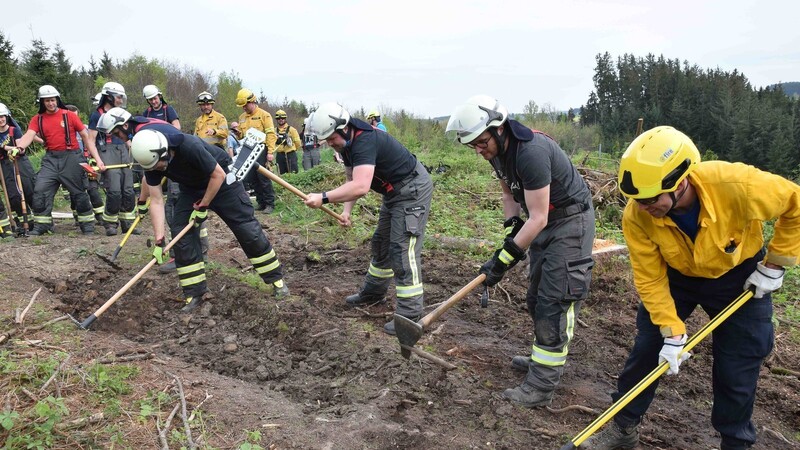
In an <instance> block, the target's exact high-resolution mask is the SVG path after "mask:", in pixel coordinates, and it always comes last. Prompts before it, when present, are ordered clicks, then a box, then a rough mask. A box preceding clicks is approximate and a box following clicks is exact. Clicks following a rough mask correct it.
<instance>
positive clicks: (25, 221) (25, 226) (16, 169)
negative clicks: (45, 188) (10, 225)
mask: <svg viewBox="0 0 800 450" xmlns="http://www.w3.org/2000/svg"><path fill="white" fill-rule="evenodd" d="M14 172H15V173H16V174H17V189H18V190H19V201H20V206H21V209H22V230H21V231H20V230H17V232H18V233H20V236H25V237H27V236H28V206H27V205H26V204H25V191H24V190H23V189H22V177H21V176H20V174H19V164H17V160H16V159H15V160H14Z"/></svg>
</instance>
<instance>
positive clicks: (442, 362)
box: [400, 344, 458, 370]
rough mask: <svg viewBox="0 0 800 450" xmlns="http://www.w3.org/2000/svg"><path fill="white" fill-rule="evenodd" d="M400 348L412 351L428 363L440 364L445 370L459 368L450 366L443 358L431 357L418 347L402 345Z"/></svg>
mask: <svg viewBox="0 0 800 450" xmlns="http://www.w3.org/2000/svg"><path fill="white" fill-rule="evenodd" d="M400 347H402V348H404V349H406V350H408V351H410V352H411V353H413V354H415V355H417V356H418V357H420V358H423V359H427V360H428V361H430V362H432V363H435V364H438V365H440V366H442V367H443V368H445V369H446V370H453V369H457V368H458V367H457V366H455V365H453V364H450V363H449V362H447V361H445V360H443V359H441V358H439V357H437V356H433V355H431V354H430V353H428V352H426V351H424V350H420V349H418V348H417V347H414V346H408V345H405V344H400Z"/></svg>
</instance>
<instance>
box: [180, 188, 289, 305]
mask: <svg viewBox="0 0 800 450" xmlns="http://www.w3.org/2000/svg"><path fill="white" fill-rule="evenodd" d="M201 198H203V191H198V190H191V189H188V188H186V187H185V186H181V191H180V195H178V199H177V202H176V203H175V210H174V216H173V221H172V223H171V224H170V228H171V230H172V235H173V236H177V235H178V233H180V232H181V230H182V229H183V228H184V227H186V224H188V223H189V216H191V214H192V211H194V208H193V204H194V203H195V202H196V201H198V200H200V199H201ZM209 209H210V210H212V211H214V212H215V213H217V215H218V216H219V218H220V219H222V220H223V221H224V222H225V224H226V225H227V226H228V228H230V230H231V231H232V232H233V235H234V236H236V240H237V241H239V245H241V247H242V250H244V253H245V254H246V255H247V257H248V258H249V259H250V263H251V264H253V268H254V269H255V271H256V273H258V274H259V276H261V279H262V280H263V281H264V282H265V283H268V284H269V283H273V282H275V281H278V280H280V279H282V278H283V271H282V267H281V264H280V261H278V257H277V255H276V254H275V250H274V249H273V248H272V244H270V242H269V240H268V239H267V235H266V234H264V230H263V229H262V228H261V224H260V223H259V222H258V220H256V218H255V212H254V210H253V205H252V203H251V202H250V197H249V196H248V195H247V192H245V190H244V186H243V185H242V183H241V182H238V181H237V182H235V183H233V184H230V185H228V184H223V185H222V187H221V188H220V190H219V192H217V195H216V197H214V200H213V201H212V202H211V205H209ZM173 248H174V249H175V265H176V267H177V269H178V278H179V279H180V283H181V288H182V289H183V293H184V295H185V296H186V297H187V298H188V297H194V296H198V295H203V294H204V293H205V292H207V291H208V288H207V285H206V274H205V262H204V261H203V254H202V249H201V245H200V228H199V227H194V228H193V229H192V230H191V231H189V232H188V233H186V235H184V237H183V238H182V239H181V240H179V241H178V242H177V243H176V244H175V246H174V247H173Z"/></svg>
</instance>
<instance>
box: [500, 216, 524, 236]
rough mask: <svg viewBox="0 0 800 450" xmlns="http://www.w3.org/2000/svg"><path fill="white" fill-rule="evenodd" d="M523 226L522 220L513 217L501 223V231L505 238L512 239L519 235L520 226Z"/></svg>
mask: <svg viewBox="0 0 800 450" xmlns="http://www.w3.org/2000/svg"><path fill="white" fill-rule="evenodd" d="M523 225H525V221H524V220H522V219H521V218H520V217H519V216H514V217H511V218H508V219H506V221H505V222H503V229H504V234H505V237H509V236H511V237H512V238H513V237H515V236H516V235H517V233H519V230H521V229H522V226H523Z"/></svg>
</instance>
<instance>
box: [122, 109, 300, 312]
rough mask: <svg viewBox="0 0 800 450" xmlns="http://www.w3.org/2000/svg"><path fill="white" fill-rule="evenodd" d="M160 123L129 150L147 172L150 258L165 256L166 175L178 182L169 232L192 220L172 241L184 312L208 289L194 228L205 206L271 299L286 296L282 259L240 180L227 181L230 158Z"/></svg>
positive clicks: (204, 213) (138, 137)
mask: <svg viewBox="0 0 800 450" xmlns="http://www.w3.org/2000/svg"><path fill="white" fill-rule="evenodd" d="M161 124H163V125H162V126H159V127H157V129H153V128H147V129H141V130H139V131H137V132H136V134H135V135H134V136H133V139H132V141H131V154H132V156H133V158H134V159H135V160H136V162H138V163H139V164H140V165H141V166H142V168H143V169H144V170H145V173H144V175H145V178H144V180H145V181H146V186H147V189H148V191H149V193H150V218H151V221H152V223H153V231H154V233H155V242H156V246H155V250H154V252H153V256H154V257H155V258H156V259H157V260H158V262H159V264H161V263H163V261H164V256H165V255H164V253H163V248H164V245H165V244H164V236H165V229H164V228H165V227H164V222H165V220H164V196H163V193H162V190H161V182H162V179H163V178H164V177H167V178H169V179H171V180H173V181H175V182H177V183H178V184H179V185H180V195H179V197H178V199H177V201H176V204H175V211H174V220H173V222H172V223H171V224H170V226H171V228H172V233H173V236H175V235H177V234H178V233H179V232H180V231H181V230H182V229H183V228H184V227H186V225H187V224H188V223H189V221H191V220H194V222H195V228H193V230H192V231H191V232H189V233H187V234H186V235H185V236H184V238H183V239H181V240H180V241H179V242H178V243H177V244H176V245H175V262H176V265H177V268H178V269H177V272H178V277H179V278H180V283H181V287H182V288H183V293H184V296H185V298H186V305H185V306H184V308H183V311H185V312H189V311H192V310H194V309H195V308H197V307H198V306H200V305H201V304H202V302H203V295H204V294H205V293H206V292H207V291H208V288H207V287H206V274H205V262H204V261H203V255H202V251H201V245H200V232H199V227H198V226H199V224H200V223H202V222H204V221H205V220H206V218H207V217H208V210H209V209H210V210H212V211H214V212H216V213H217V215H218V216H219V217H220V218H221V219H222V220H223V221H224V222H225V224H226V225H228V228H230V230H231V231H232V232H233V234H234V236H236V239H237V240H238V241H239V244H240V245H241V247H242V250H244V252H245V254H246V255H247V257H248V258H249V259H250V263H251V264H253V268H254V269H255V272H256V273H258V274H259V275H260V276H261V279H262V280H263V281H264V283H266V284H268V285H269V286H270V287H271V288H272V295H273V297H274V298H276V299H280V298H284V297H286V296H287V295H289V288H288V286H287V285H286V283H285V282H284V280H283V272H282V268H281V263H280V261H278V256H277V255H276V254H275V250H274V249H273V248H272V245H271V244H270V242H269V240H268V239H267V236H266V234H264V230H263V229H262V228H261V224H260V223H259V222H258V220H256V218H255V215H254V210H253V206H252V204H251V203H250V197H248V195H247V193H246V192H245V190H244V186H243V185H242V183H241V182H239V181H234V182H232V183H231V184H228V183H226V181H225V175H226V172H227V168H228V167H229V166H230V165H231V164H232V161H231V158H230V156H228V154H227V152H225V150H222V149H221V148H219V147H216V146H213V145H211V144H209V143H207V142H204V141H203V140H202V139H200V138H199V137H197V136H194V135H191V134H185V133H182V132H180V131H179V130H177V129H175V128H174V127H172V126H170V125H168V124H166V123H163V122H161ZM155 125H159V124H154V125H153V126H155ZM112 129H113V128H112Z"/></svg>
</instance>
